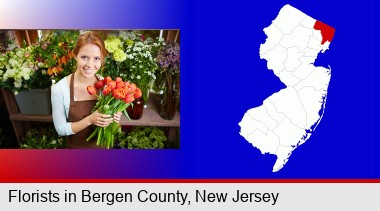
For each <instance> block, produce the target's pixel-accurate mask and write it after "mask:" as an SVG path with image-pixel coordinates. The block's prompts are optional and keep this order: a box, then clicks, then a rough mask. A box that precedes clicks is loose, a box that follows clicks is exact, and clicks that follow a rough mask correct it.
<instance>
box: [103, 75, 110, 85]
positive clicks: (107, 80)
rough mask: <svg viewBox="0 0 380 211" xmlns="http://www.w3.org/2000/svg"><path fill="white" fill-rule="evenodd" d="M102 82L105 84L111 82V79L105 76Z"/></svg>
mask: <svg viewBox="0 0 380 211" xmlns="http://www.w3.org/2000/svg"><path fill="white" fill-rule="evenodd" d="M104 81H105V82H106V84H107V83H108V82H110V81H112V78H111V77H110V76H107V77H105V78H104Z"/></svg>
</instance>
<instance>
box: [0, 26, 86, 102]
mask: <svg viewBox="0 0 380 211" xmlns="http://www.w3.org/2000/svg"><path fill="white" fill-rule="evenodd" d="M75 34H79V33H78V32H76V31H70V32H63V33H61V34H57V33H53V34H51V35H50V36H49V37H48V38H47V39H46V40H44V41H39V42H36V43H33V45H31V46H28V47H24V48H14V49H13V50H11V51H6V52H4V51H2V53H1V54H0V86H1V87H3V88H5V89H8V90H11V91H14V92H15V94H17V93H18V92H20V91H23V90H28V89H46V88H48V87H50V86H51V84H52V81H53V80H55V81H58V80H60V79H61V78H63V77H65V76H67V75H69V74H70V73H71V72H72V71H73V70H74V68H73V67H74V65H75V59H72V58H73V57H74V54H73V52H72V50H73V48H74V45H75V43H74V40H75V39H76V37H75Z"/></svg>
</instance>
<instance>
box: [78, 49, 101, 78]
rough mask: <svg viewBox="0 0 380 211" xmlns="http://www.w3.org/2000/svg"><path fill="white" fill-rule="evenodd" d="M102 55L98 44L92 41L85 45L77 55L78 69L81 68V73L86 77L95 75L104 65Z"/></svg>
mask: <svg viewBox="0 0 380 211" xmlns="http://www.w3.org/2000/svg"><path fill="white" fill-rule="evenodd" d="M101 55H102V54H101V51H100V48H99V47H98V46H97V45H94V44H91V43H88V44H86V45H84V46H83V47H82V48H81V49H80V50H79V52H78V55H77V56H76V60H77V71H78V70H79V72H80V73H81V75H82V76H84V77H86V78H90V77H92V76H94V75H95V73H96V72H97V71H98V70H99V68H100V67H101V66H102V57H101Z"/></svg>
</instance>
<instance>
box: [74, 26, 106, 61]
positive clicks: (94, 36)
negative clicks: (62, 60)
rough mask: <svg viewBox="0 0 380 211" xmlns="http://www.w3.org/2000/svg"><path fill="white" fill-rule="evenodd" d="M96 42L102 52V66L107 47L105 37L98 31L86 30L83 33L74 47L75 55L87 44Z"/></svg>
mask: <svg viewBox="0 0 380 211" xmlns="http://www.w3.org/2000/svg"><path fill="white" fill-rule="evenodd" d="M89 43H90V44H94V45H96V46H98V47H99V49H100V52H101V54H102V55H101V61H102V66H103V65H104V58H105V57H106V55H107V49H106V47H105V45H104V40H103V38H102V37H101V36H100V35H99V34H98V33H96V32H93V31H85V32H83V33H81V34H80V35H79V37H78V39H77V42H76V44H75V48H74V55H75V56H77V55H78V53H79V50H80V49H81V48H82V47H83V46H84V45H86V44H89Z"/></svg>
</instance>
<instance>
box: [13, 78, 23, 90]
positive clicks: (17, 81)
mask: <svg viewBox="0 0 380 211" xmlns="http://www.w3.org/2000/svg"><path fill="white" fill-rule="evenodd" d="M13 84H14V85H15V88H20V87H21V85H22V79H18V80H15V82H14V83H13Z"/></svg>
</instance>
